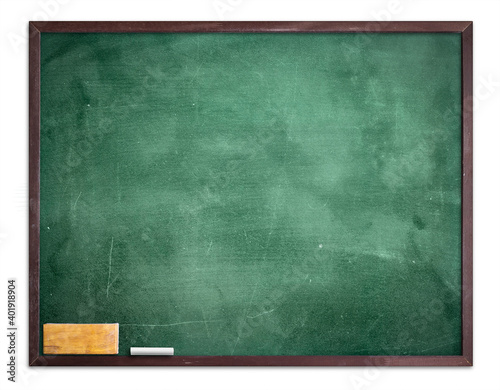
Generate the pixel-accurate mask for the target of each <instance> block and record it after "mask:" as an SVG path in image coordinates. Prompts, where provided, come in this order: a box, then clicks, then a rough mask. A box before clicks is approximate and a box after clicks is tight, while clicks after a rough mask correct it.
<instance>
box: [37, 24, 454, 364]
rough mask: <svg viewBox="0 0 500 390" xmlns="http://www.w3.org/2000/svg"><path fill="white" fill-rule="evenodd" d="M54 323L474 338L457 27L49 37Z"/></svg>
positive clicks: (273, 348)
mask: <svg viewBox="0 0 500 390" xmlns="http://www.w3.org/2000/svg"><path fill="white" fill-rule="evenodd" d="M41 48H42V51H41V53H42V58H41V217H40V230H41V232H40V246H41V248H40V252H41V253H40V254H41V260H40V261H41V266H40V268H41V269H40V271H41V276H40V278H41V286H40V295H41V298H40V299H41V300H40V317H41V323H47V322H56V323H58V322H60V323H63V322H72V323H104V322H109V323H112V322H118V323H119V324H120V344H119V345H120V354H122V355H127V354H128V353H129V348H130V347H131V346H156V347H161V346H171V347H174V348H175V351H176V354H177V355H367V354H372V355H458V354H461V318H460V317H461V298H460V293H461V287H460V275H461V250H460V247H461V238H460V232H461V227H460V224H461V190H460V188H461V121H460V94H461V81H460V80H461V65H460V62H461V58H460V56H461V53H460V52H461V43H460V35H459V34H376V33H374V34H293V33H289V34H221V33H209V34H194V33H189V34H187V33H186V34H182V33H177V34H69V33H58V34H51V33H42V35H41Z"/></svg>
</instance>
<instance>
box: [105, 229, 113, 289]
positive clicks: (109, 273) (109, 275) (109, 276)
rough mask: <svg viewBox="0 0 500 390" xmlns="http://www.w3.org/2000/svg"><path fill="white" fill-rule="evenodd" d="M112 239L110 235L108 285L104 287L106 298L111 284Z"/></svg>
mask: <svg viewBox="0 0 500 390" xmlns="http://www.w3.org/2000/svg"><path fill="white" fill-rule="evenodd" d="M113 240H114V237H111V248H110V250H109V271H108V286H107V287H106V298H108V297H109V288H110V287H111V284H110V283H109V281H110V279H111V258H112V255H113Z"/></svg>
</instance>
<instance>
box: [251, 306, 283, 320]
mask: <svg viewBox="0 0 500 390" xmlns="http://www.w3.org/2000/svg"><path fill="white" fill-rule="evenodd" d="M275 310H276V308H274V309H272V310H267V311H263V312H262V313H259V314H256V315H254V316H247V318H257V317H260V316H263V315H265V314H269V313H272V312H273V311H275Z"/></svg>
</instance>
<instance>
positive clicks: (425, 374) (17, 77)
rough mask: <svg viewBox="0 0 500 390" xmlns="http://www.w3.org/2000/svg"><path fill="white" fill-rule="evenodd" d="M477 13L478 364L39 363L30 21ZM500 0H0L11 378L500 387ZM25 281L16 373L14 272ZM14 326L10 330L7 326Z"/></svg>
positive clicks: (0, 250) (221, 385) (1, 209)
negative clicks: (31, 238)
mask: <svg viewBox="0 0 500 390" xmlns="http://www.w3.org/2000/svg"><path fill="white" fill-rule="evenodd" d="M380 19H384V20H388V19H389V20H472V21H474V83H475V85H474V98H475V112H474V115H475V117H474V213H475V214H474V283H475V284H474V367H469V368H459V367H453V368H420V367H413V368H401V367H400V368H395V367H386V368H354V367H351V368H340V367H321V368H268V367H264V368H255V367H254V368H247V367H242V368H224V367H222V368H204V367H179V368H176V367H148V368H123V367H102V368H83V367H74V368H69V367H66V368H57V367H38V368H28V366H27V352H28V306H27V304H28V280H27V278H28V220H27V183H28V121H27V119H28V46H27V39H26V35H27V31H28V21H29V20H380ZM499 19H500V1H497V0H495V1H486V0H475V1H458V0H453V1H452V0H450V1H446V0H433V1H426V0H391V1H388V0H382V1H362V0H351V1H329V2H327V1H319V0H316V1H315V0H309V1H294V0H283V1H271V0H267V1H264V0H215V1H214V0H198V1H187V0H185V1H182V2H181V1H175V2H174V1H166V0H165V1H152V0H141V1H127V0H120V1H114V0H101V1H96V0H94V1H92V0H36V1H31V0H0V189H1V191H0V270H1V277H0V317H3V318H1V319H0V324H1V325H0V367H3V368H2V369H0V388H2V389H8V388H13V389H14V388H16V389H54V390H55V389H68V388H72V389H89V388H90V389H106V388H111V389H113V388H120V389H137V388H147V389H170V388H175V389H199V388H202V389H217V390H223V389H304V388H313V389H398V390H399V389H500V374H499V371H500V315H499V314H500V304H499V298H500V272H499V270H500V249H499V248H500V246H499V241H500V224H499V221H500V181H499V169H498V168H500V142H499V141H500V136H499V131H500V26H499ZM9 277H14V278H16V279H17V285H18V305H19V310H18V326H19V335H18V371H17V383H15V384H13V383H10V382H8V381H7V372H6V371H7V369H6V368H7V366H6V364H7V356H8V355H7V337H6V333H7V331H6V328H7V310H6V301H7V294H6V291H7V279H8V278H9ZM4 334H5V335H4Z"/></svg>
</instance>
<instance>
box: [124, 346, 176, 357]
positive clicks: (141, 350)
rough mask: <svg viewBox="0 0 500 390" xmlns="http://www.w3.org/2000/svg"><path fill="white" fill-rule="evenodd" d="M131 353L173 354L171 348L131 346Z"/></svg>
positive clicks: (150, 354)
mask: <svg viewBox="0 0 500 390" xmlns="http://www.w3.org/2000/svg"><path fill="white" fill-rule="evenodd" d="M130 354H131V355H142V356H173V354H174V349H173V348H152V347H131V348H130Z"/></svg>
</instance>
